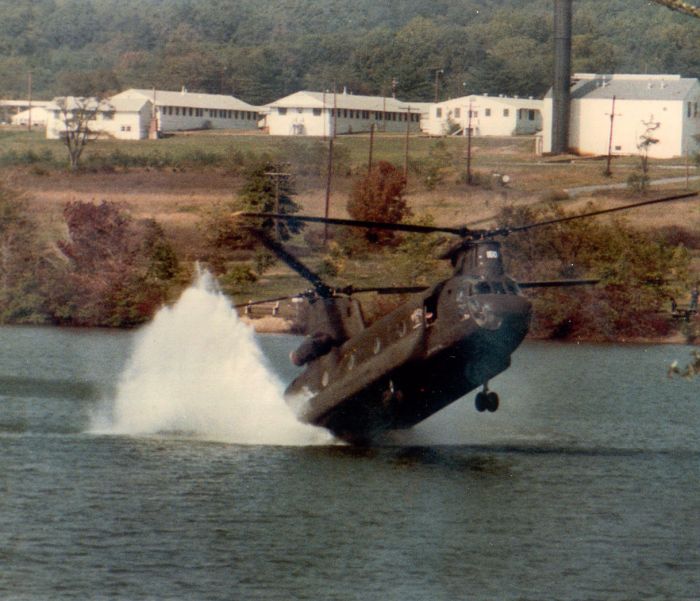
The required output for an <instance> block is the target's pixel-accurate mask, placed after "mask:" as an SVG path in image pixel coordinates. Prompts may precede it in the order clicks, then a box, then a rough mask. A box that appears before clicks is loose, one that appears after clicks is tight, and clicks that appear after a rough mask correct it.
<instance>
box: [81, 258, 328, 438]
mask: <svg viewBox="0 0 700 601" xmlns="http://www.w3.org/2000/svg"><path fill="white" fill-rule="evenodd" d="M282 392H283V386H282V383H281V382H280V381H279V379H278V378H277V376H276V375H275V374H274V373H273V372H272V370H271V369H270V368H269V366H268V365H267V362H266V359H265V357H264V356H263V354H262V352H261V350H260V348H259V347H258V345H257V343H256V341H255V338H254V332H253V329H252V328H251V327H250V326H248V325H246V324H244V323H243V322H241V321H240V320H239V318H238V315H237V313H236V311H235V310H234V309H233V307H232V306H231V303H230V302H229V301H228V299H227V298H226V297H225V296H224V295H223V294H221V293H220V292H219V290H218V288H217V287H216V284H215V282H214V280H213V278H212V277H211V276H210V275H209V274H208V273H206V272H203V273H200V274H199V275H198V277H197V280H196V282H195V283H194V284H193V285H192V286H191V287H190V288H188V289H187V290H186V291H185V292H184V293H183V294H182V296H181V297H180V299H179V300H178V301H177V303H176V304H175V305H174V306H172V307H164V308H163V309H161V310H160V311H159V312H158V313H157V314H156V316H155V318H154V319H153V321H152V322H151V323H150V324H149V325H148V326H146V327H145V328H144V330H143V331H142V332H141V333H140V336H139V338H138V340H137V342H136V345H135V349H134V351H133V353H132V356H131V358H130V360H129V362H128V364H127V366H126V368H125V370H124V372H123V373H122V375H121V378H120V382H119V385H118V389H117V395H116V399H115V402H114V406H113V407H112V409H111V415H110V417H109V418H108V419H107V420H106V421H105V418H104V416H103V418H102V419H98V420H96V422H95V424H94V426H95V429H96V430H100V431H108V432H111V433H118V434H155V433H162V432H166V433H167V432H180V433H182V432H186V433H188V434H191V435H195V436H197V437H201V438H204V439H208V440H218V441H226V442H233V443H240V444H277V445H308V444H319V443H327V442H329V441H330V435H329V434H328V433H327V432H326V431H325V430H321V429H318V428H314V427H311V426H307V425H304V424H301V423H300V422H298V421H297V420H296V418H295V417H294V415H293V413H292V411H291V410H290V409H289V408H288V407H287V404H286V403H285V401H284V399H283V396H282Z"/></svg>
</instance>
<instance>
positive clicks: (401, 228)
mask: <svg viewBox="0 0 700 601" xmlns="http://www.w3.org/2000/svg"><path fill="white" fill-rule="evenodd" d="M237 216H241V217H262V218H265V219H280V220H283V221H293V220H296V221H307V222H309V223H328V224H330V225H345V226H349V227H364V228H372V229H378V230H393V231H397V232H411V233H414V234H432V233H435V232H443V233H447V234H455V235H457V236H462V237H464V236H468V235H469V234H471V233H472V231H471V230H470V229H469V228H466V227H458V228H457V227H448V226H444V227H443V226H437V225H414V224H410V223H386V222H382V221H359V220H355V219H338V218H334V217H314V216H312V215H287V214H285V213H250V212H247V211H239V212H238V213H234V217H237Z"/></svg>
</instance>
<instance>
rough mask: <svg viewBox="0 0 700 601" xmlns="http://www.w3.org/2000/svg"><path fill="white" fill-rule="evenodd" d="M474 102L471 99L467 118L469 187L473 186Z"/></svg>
mask: <svg viewBox="0 0 700 601" xmlns="http://www.w3.org/2000/svg"><path fill="white" fill-rule="evenodd" d="M472 114H473V113H472V100H471V98H470V99H469V115H468V116H467V119H468V120H467V185H468V186H471V185H472Z"/></svg>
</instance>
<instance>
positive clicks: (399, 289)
mask: <svg viewBox="0 0 700 601" xmlns="http://www.w3.org/2000/svg"><path fill="white" fill-rule="evenodd" d="M427 289H428V286H379V287H371V288H354V287H353V286H348V287H347V288H339V289H338V290H337V292H340V293H344V294H362V293H365V292H376V293H377V294H414V293H416V292H423V291H424V290H427Z"/></svg>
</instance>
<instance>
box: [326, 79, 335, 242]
mask: <svg viewBox="0 0 700 601" xmlns="http://www.w3.org/2000/svg"><path fill="white" fill-rule="evenodd" d="M337 122H338V95H337V93H336V88H335V85H333V120H332V121H331V132H330V136H328V174H327V176H326V204H325V209H324V212H323V215H324V217H325V218H326V219H328V212H329V209H330V204H331V182H332V179H333V140H334V139H335V133H336V125H337ZM327 244H328V224H327V223H324V224H323V245H324V246H326V245H327Z"/></svg>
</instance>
